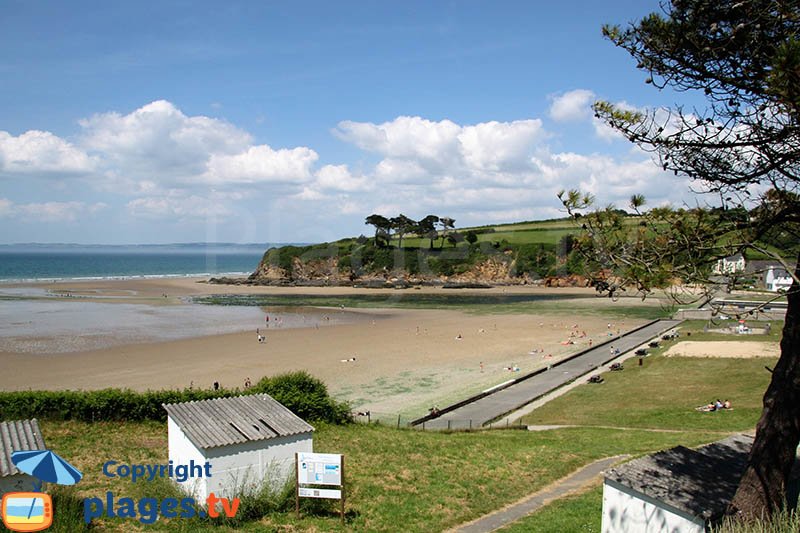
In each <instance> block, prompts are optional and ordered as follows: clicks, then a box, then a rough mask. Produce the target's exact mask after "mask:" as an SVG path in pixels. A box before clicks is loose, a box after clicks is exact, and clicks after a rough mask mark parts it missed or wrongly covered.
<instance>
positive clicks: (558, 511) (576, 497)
mask: <svg viewBox="0 0 800 533" xmlns="http://www.w3.org/2000/svg"><path fill="white" fill-rule="evenodd" d="M602 512H603V487H602V486H601V485H600V484H599V483H598V484H597V485H596V486H594V487H593V488H591V489H590V490H587V491H584V492H581V493H579V494H573V495H570V496H566V497H564V498H561V499H559V500H556V501H554V502H552V503H550V504H548V505H547V506H546V507H544V508H543V509H542V510H541V511H539V512H536V513H533V514H531V515H528V516H526V517H524V518H522V519H521V520H518V521H516V522H514V523H513V524H511V525H509V526H506V527H504V528H501V529H499V530H498V531H499V532H500V533H529V532H531V531H535V532H536V533H563V532H566V531H569V532H570V533H583V532H585V533H599V531H600V522H601V517H602Z"/></svg>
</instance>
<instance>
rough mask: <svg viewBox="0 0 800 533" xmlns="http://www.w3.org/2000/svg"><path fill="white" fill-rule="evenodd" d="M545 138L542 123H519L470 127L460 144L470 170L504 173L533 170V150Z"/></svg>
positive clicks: (464, 130)
mask: <svg viewBox="0 0 800 533" xmlns="http://www.w3.org/2000/svg"><path fill="white" fill-rule="evenodd" d="M544 137H545V133H544V129H543V128H542V121H541V120H517V121H514V122H510V123H509V122H484V123H481V124H476V125H475V126H466V127H464V128H462V131H461V133H460V134H459V136H458V140H459V143H460V147H461V154H462V155H463V157H464V162H465V163H466V165H467V166H468V167H470V168H474V169H476V170H478V169H480V170H483V171H490V172H502V171H506V170H508V171H517V170H523V169H525V168H526V167H529V166H530V156H531V154H532V152H533V149H534V147H535V146H536V143H537V142H539V141H541V140H542V139H543V138H544Z"/></svg>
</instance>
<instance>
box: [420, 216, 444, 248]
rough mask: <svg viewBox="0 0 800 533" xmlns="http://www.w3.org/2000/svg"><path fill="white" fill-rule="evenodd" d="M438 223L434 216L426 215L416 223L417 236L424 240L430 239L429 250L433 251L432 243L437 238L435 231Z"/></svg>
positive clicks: (437, 233) (437, 234)
mask: <svg viewBox="0 0 800 533" xmlns="http://www.w3.org/2000/svg"><path fill="white" fill-rule="evenodd" d="M438 222H439V217H437V216H436V215H428V216H426V217H425V218H423V219H422V220H420V221H418V222H417V230H418V231H419V236H420V237H422V238H424V239H430V246H429V248H430V249H431V250H433V241H434V240H435V239H436V237H438V236H439V232H438V231H436V224H437V223H438Z"/></svg>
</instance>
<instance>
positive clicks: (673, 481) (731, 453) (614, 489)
mask: <svg viewBox="0 0 800 533" xmlns="http://www.w3.org/2000/svg"><path fill="white" fill-rule="evenodd" d="M752 444H753V438H752V437H750V436H746V435H734V436H732V437H728V438H727V439H724V440H722V441H719V442H715V443H713V444H708V445H706V446H702V447H701V448H698V449H697V450H691V449H689V448H685V447H683V446H677V447H675V448H672V449H670V450H666V451H662V452H658V453H655V454H652V455H649V456H646V457H642V458H639V459H635V460H633V461H630V462H629V463H625V464H623V465H621V466H619V467H617V468H614V469H612V470H609V471H608V472H607V473H606V475H605V479H604V483H603V518H602V524H601V528H600V531H602V533H628V532H630V533H649V532H656V531H658V532H662V531H680V532H681V533H705V531H707V527H708V526H709V525H711V524H715V523H716V521H717V520H719V519H720V518H721V517H722V515H723V513H724V511H725V508H726V507H727V505H728V503H729V502H730V501H731V499H732V498H733V495H734V493H735V492H736V487H737V485H738V484H739V479H740V478H741V476H742V472H744V469H745V466H746V464H747V456H748V454H749V453H750V448H751V446H752Z"/></svg>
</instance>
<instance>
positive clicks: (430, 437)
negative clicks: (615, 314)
mask: <svg viewBox="0 0 800 533" xmlns="http://www.w3.org/2000/svg"><path fill="white" fill-rule="evenodd" d="M41 426H42V431H43V433H44V435H45V438H46V439H47V443H48V446H49V447H50V448H52V449H54V450H55V451H57V452H58V453H59V454H61V455H63V456H64V457H65V458H68V460H70V461H71V462H72V463H73V464H75V465H76V466H77V467H78V468H79V469H80V470H81V471H82V472H83V473H84V475H85V477H84V479H83V480H82V481H81V482H80V483H79V484H78V485H76V487H75V489H74V490H76V491H78V495H79V496H80V497H81V498H83V497H92V496H93V497H103V496H104V495H105V493H106V491H112V492H113V493H114V496H115V498H117V499H118V498H120V497H123V496H131V497H135V498H140V497H143V496H154V497H158V496H159V494H163V492H162V489H161V488H159V487H158V485H157V484H153V485H152V488H151V486H149V485H148V484H147V483H143V482H137V483H136V484H135V485H134V484H132V483H130V481H127V480H119V479H109V478H107V477H105V476H104V475H103V474H102V465H103V463H104V462H105V461H107V460H110V459H113V460H116V461H119V462H120V463H165V462H166V460H167V456H166V452H167V446H166V438H167V435H166V427H165V424H159V423H135V424H134V423H94V424H88V423H78V422H52V421H42V422H41ZM715 438H716V435H715V434H713V433H709V432H705V431H687V432H681V433H657V432H651V431H636V430H633V431H624V430H615V429H588V428H587V429H583V428H576V429H564V430H559V431H547V432H527V431H519V430H501V431H488V432H475V433H449V434H446V433H436V432H420V431H416V430H396V429H392V428H389V427H381V426H374V425H373V426H365V425H351V426H347V427H341V426H338V427H334V426H323V427H320V428H318V430H317V432H316V433H315V438H314V441H315V442H314V448H315V450H316V451H319V452H332V453H333V452H335V453H343V454H345V457H346V468H347V473H346V475H347V482H348V488H347V525H346V527H344V528H343V527H342V526H341V525H340V523H339V518H338V516H337V514H336V513H335V507H334V506H333V505H330V506H329V507H328V508H327V509H319V508H318V509H317V510H316V511H312V510H306V511H304V513H303V514H302V516H301V518H300V519H299V520H298V519H297V518H295V515H294V512H293V510H292V509H293V505H292V504H293V502H291V501H290V502H289V503H288V509H285V510H283V511H280V512H273V513H271V514H268V515H267V516H266V517H264V518H263V519H261V520H258V521H251V522H245V523H244V524H240V525H237V527H236V529H237V530H239V529H241V530H245V531H264V530H267V531H273V530H278V531H352V530H357V531H387V532H389V531H397V530H398V527H399V524H402V529H403V530H404V531H419V532H429V531H442V530H444V529H447V528H448V527H453V526H455V525H457V524H460V523H462V522H465V521H469V520H472V519H475V518H477V517H479V516H481V515H483V514H486V513H489V512H491V511H493V510H495V509H498V508H500V507H503V506H504V505H507V504H509V503H512V502H514V501H516V500H518V499H519V498H520V497H522V496H525V495H527V494H529V493H531V492H533V491H535V490H537V489H539V488H542V487H544V486H546V485H547V484H549V483H551V482H553V481H554V480H556V479H559V478H561V477H563V476H565V475H567V474H569V473H570V472H572V471H574V470H576V469H578V468H580V467H581V466H582V465H585V464H587V463H589V462H591V461H593V460H595V459H598V458H601V457H606V456H609V455H616V454H620V453H633V454H642V453H646V452H648V451H652V450H658V449H663V448H668V447H671V446H675V445H677V444H685V445H698V444H701V443H704V442H709V441H711V440H714V439H715ZM317 507H319V506H317ZM56 515H58V512H57V513H56ZM140 529H141V530H157V531H158V530H160V531H184V530H185V531H190V530H191V531H205V530H209V531H210V530H214V531H227V530H228V528H226V527H222V528H220V527H219V526H210V525H208V524H207V522H200V521H198V520H191V519H172V520H159V521H158V522H156V523H155V524H151V525H142V524H140V523H139V522H138V521H137V520H136V519H133V518H128V519H119V518H117V519H102V520H99V521H96V522H95V530H98V531H107V530H123V531H129V530H140Z"/></svg>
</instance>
